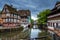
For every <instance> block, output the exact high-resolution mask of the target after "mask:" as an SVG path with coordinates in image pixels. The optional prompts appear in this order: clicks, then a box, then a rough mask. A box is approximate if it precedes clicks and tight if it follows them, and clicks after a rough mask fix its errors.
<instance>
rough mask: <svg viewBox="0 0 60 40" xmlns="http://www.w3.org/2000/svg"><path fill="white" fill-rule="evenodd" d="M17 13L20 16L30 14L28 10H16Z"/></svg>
mask: <svg viewBox="0 0 60 40" xmlns="http://www.w3.org/2000/svg"><path fill="white" fill-rule="evenodd" d="M18 13H19V14H20V16H30V15H31V13H30V10H18Z"/></svg>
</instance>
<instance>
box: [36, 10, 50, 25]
mask: <svg viewBox="0 0 60 40" xmlns="http://www.w3.org/2000/svg"><path fill="white" fill-rule="evenodd" d="M49 13H50V10H49V9H46V10H43V11H41V12H40V13H39V14H38V15H37V18H38V19H37V21H38V24H46V23H47V15H48V14H49Z"/></svg>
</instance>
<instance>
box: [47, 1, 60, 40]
mask: <svg viewBox="0 0 60 40" xmlns="http://www.w3.org/2000/svg"><path fill="white" fill-rule="evenodd" d="M47 19H48V20H47V26H48V28H52V29H54V30H60V2H57V3H56V5H55V7H54V8H53V9H52V10H51V13H50V14H49V15H48V17H47ZM48 31H49V30H48ZM49 32H50V34H51V36H52V40H59V37H58V36H57V35H56V34H55V33H54V32H52V31H49Z"/></svg>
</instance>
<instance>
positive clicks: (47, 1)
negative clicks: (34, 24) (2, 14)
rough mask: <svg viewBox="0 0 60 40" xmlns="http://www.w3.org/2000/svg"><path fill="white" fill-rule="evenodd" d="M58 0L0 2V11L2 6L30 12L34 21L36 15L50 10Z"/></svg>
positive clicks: (4, 0) (9, 0)
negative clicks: (11, 6) (7, 5)
mask: <svg viewBox="0 0 60 40" xmlns="http://www.w3.org/2000/svg"><path fill="white" fill-rule="evenodd" d="M57 1H60V0H0V10H2V9H3V6H4V4H9V5H13V7H14V8H17V9H18V10H27V9H29V10H30V11H31V18H32V19H34V20H36V19H37V14H38V13H39V12H41V11H42V10H45V9H52V8H53V7H54V6H55V4H56V2H57Z"/></svg>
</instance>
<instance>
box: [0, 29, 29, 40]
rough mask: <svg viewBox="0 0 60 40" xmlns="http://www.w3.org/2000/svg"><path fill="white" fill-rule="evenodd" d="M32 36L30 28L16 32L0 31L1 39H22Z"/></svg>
mask: <svg viewBox="0 0 60 40" xmlns="http://www.w3.org/2000/svg"><path fill="white" fill-rule="evenodd" d="M29 36H30V30H29V29H27V30H25V31H22V32H20V31H15V32H9V33H0V40H22V39H24V40H25V39H26V38H29Z"/></svg>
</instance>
